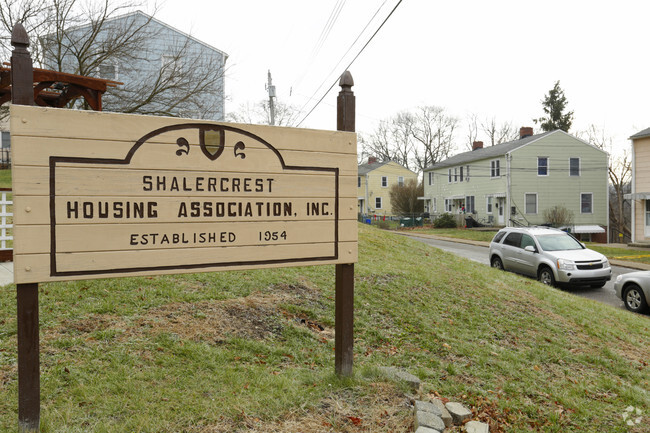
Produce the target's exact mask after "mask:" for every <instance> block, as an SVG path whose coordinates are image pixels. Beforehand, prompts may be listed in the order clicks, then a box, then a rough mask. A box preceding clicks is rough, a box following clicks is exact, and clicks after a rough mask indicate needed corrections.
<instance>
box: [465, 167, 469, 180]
mask: <svg viewBox="0 0 650 433" xmlns="http://www.w3.org/2000/svg"><path fill="white" fill-rule="evenodd" d="M465 180H466V181H468V182H469V165H468V166H467V167H466V168H465Z"/></svg>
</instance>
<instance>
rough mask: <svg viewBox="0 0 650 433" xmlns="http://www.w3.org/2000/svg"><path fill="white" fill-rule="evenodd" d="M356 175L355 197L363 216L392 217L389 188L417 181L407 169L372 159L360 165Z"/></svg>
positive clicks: (414, 175) (415, 175) (390, 162)
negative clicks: (409, 181) (409, 180)
mask: <svg viewBox="0 0 650 433" xmlns="http://www.w3.org/2000/svg"><path fill="white" fill-rule="evenodd" d="M358 173H359V177H358V179H357V197H358V198H359V213H360V214H363V215H377V216H382V217H383V216H393V211H392V206H391V203H390V194H389V191H390V188H391V187H392V186H393V185H395V184H403V183H404V182H406V181H407V180H408V179H414V180H415V181H416V182H417V180H418V175H417V174H416V173H414V172H412V171H411V170H409V169H408V168H406V167H404V166H402V165H400V164H398V163H396V162H394V161H386V162H379V161H377V158H374V157H370V158H368V162H367V163H366V164H361V165H360V166H359V172H358Z"/></svg>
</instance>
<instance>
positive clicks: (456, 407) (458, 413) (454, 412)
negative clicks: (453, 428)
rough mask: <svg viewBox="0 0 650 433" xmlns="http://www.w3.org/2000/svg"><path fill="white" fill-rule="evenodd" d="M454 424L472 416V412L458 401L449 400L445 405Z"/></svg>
mask: <svg viewBox="0 0 650 433" xmlns="http://www.w3.org/2000/svg"><path fill="white" fill-rule="evenodd" d="M445 407H446V408H447V410H448V411H449V413H450V414H451V417H452V418H453V420H454V423H455V424H462V423H463V421H466V420H468V419H470V418H471V417H472V412H471V411H470V410H469V409H467V408H466V407H465V406H463V405H462V404H460V403H454V402H449V403H447V404H446V405H445Z"/></svg>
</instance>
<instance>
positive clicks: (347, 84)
mask: <svg viewBox="0 0 650 433" xmlns="http://www.w3.org/2000/svg"><path fill="white" fill-rule="evenodd" d="M339 86H341V87H343V88H344V89H346V90H348V89H350V88H351V87H352V86H354V80H353V79H352V74H351V73H350V71H345V72H343V74H342V75H341V79H340V80H339Z"/></svg>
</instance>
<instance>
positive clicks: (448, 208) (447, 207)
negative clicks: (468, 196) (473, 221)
mask: <svg viewBox="0 0 650 433" xmlns="http://www.w3.org/2000/svg"><path fill="white" fill-rule="evenodd" d="M445 212H451V199H449V198H446V199H445Z"/></svg>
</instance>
